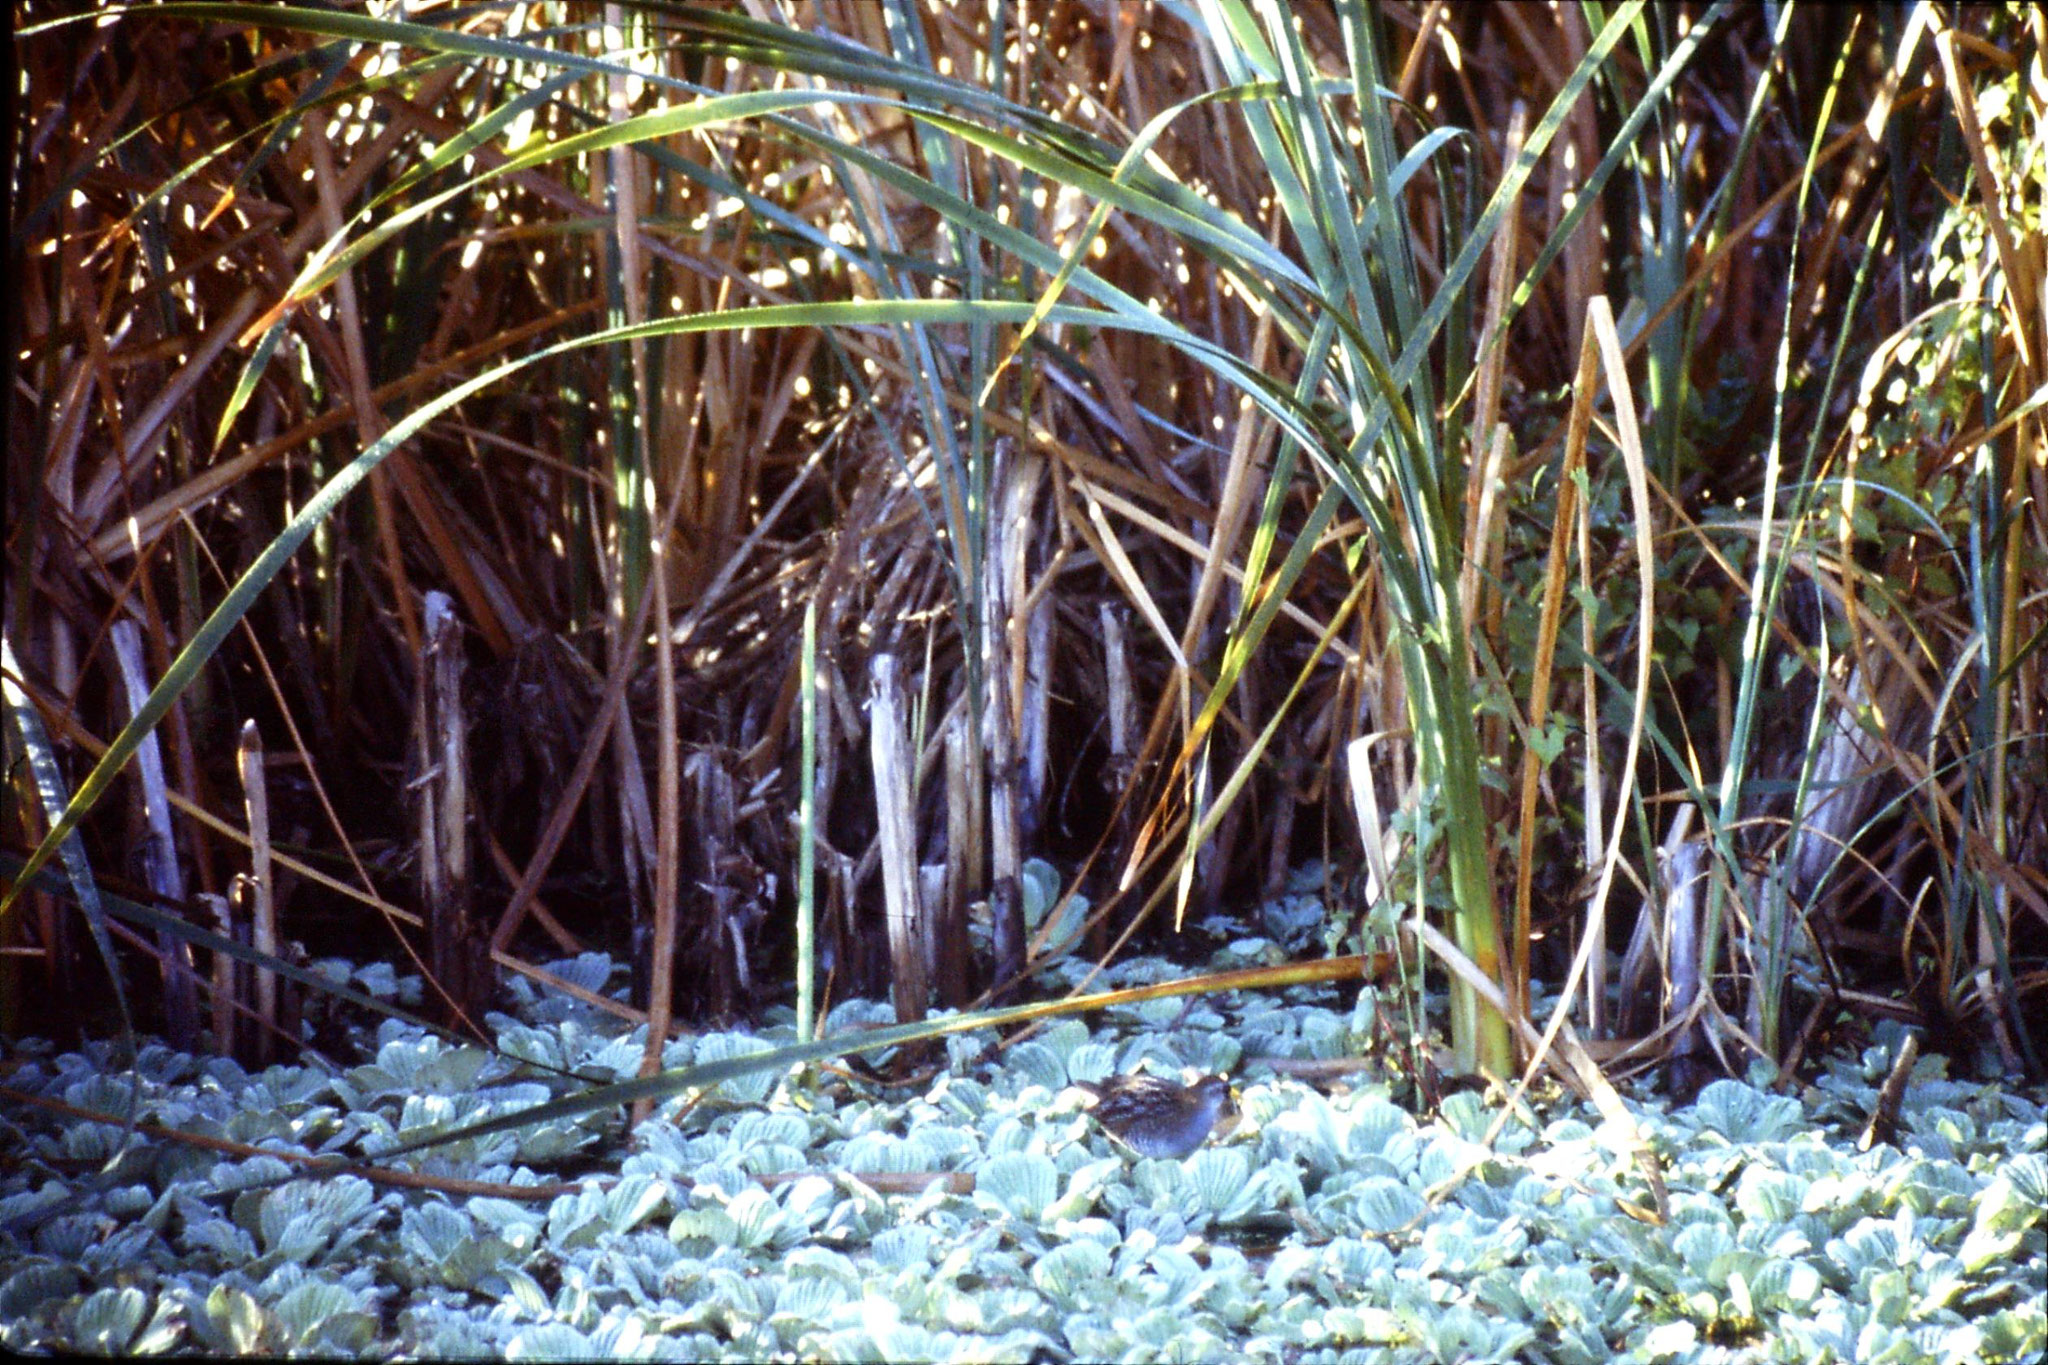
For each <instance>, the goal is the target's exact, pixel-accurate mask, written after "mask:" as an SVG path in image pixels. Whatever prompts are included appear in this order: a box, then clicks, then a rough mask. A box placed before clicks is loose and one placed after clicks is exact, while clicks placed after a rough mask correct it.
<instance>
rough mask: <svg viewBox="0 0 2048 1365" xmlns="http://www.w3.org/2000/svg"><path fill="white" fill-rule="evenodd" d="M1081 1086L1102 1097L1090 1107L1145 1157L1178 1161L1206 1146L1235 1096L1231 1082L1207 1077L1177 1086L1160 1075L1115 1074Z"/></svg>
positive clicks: (1216, 1077) (1096, 1118)
mask: <svg viewBox="0 0 2048 1365" xmlns="http://www.w3.org/2000/svg"><path fill="white" fill-rule="evenodd" d="M1076 1084H1077V1085H1078V1086H1079V1087H1080V1088H1081V1089H1083V1090H1085V1091H1087V1092H1088V1093H1089V1094H1091V1095H1094V1096H1095V1097H1096V1102H1095V1105H1094V1107H1093V1108H1092V1109H1091V1110H1090V1111H1089V1112H1090V1113H1092V1114H1093V1115H1094V1116H1095V1121H1096V1122H1097V1123H1100V1124H1101V1125H1102V1126H1103V1127H1104V1128H1107V1129H1108V1130H1109V1132H1110V1135H1111V1136H1112V1137H1115V1138H1117V1139H1118V1140H1119V1141H1121V1142H1122V1143H1124V1145H1125V1146H1127V1147H1129V1148H1130V1149H1131V1150H1132V1151H1134V1152H1136V1153H1137V1154H1138V1155H1139V1156H1149V1157H1157V1158H1160V1159H1162V1160H1167V1159H1178V1158H1180V1157H1184V1156H1186V1155H1187V1154H1188V1153H1189V1152H1192V1151H1194V1150H1195V1148H1197V1147H1199V1146H1201V1145H1202V1142H1203V1140H1204V1139H1206V1138H1207V1137H1208V1136H1209V1130H1210V1129H1211V1128H1214V1127H1215V1126H1216V1119H1217V1116H1218V1115H1220V1114H1221V1113H1222V1112H1223V1106H1224V1104H1225V1103H1226V1102H1227V1101H1228V1100H1229V1099H1230V1081H1229V1079H1228V1078H1227V1077H1224V1076H1204V1077H1202V1079H1200V1080H1199V1081H1196V1082H1195V1083H1194V1084H1193V1085H1176V1084H1175V1083H1174V1082H1172V1081H1168V1080H1162V1079H1161V1078H1159V1077H1158V1076H1146V1075H1132V1076H1111V1077H1110V1078H1109V1079H1107V1080H1105V1081H1103V1082H1101V1083H1100V1084H1096V1083H1094V1082H1090V1081H1079V1082H1076Z"/></svg>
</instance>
